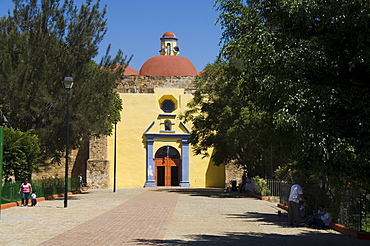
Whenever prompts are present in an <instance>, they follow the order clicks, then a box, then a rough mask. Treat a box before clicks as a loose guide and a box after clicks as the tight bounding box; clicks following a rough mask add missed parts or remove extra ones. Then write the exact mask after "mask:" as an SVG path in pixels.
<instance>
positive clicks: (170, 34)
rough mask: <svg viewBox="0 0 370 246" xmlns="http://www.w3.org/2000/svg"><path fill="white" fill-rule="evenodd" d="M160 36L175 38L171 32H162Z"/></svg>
mask: <svg viewBox="0 0 370 246" xmlns="http://www.w3.org/2000/svg"><path fill="white" fill-rule="evenodd" d="M162 37H163V38H164V37H171V38H176V35H175V34H174V33H173V32H165V33H163V35H162Z"/></svg>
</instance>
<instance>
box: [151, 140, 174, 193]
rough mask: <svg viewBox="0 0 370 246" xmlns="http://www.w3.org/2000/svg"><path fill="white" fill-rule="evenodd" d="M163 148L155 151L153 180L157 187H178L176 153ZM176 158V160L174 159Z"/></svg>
mask: <svg viewBox="0 0 370 246" xmlns="http://www.w3.org/2000/svg"><path fill="white" fill-rule="evenodd" d="M171 148H172V147H170V146H165V147H162V148H160V149H159V150H158V151H157V154H156V158H155V168H156V169H155V171H156V172H155V180H156V184H157V186H178V185H179V184H180V181H179V177H180V173H179V172H180V168H179V167H180V158H179V154H178V151H177V150H176V149H175V148H172V149H171ZM176 157H177V158H176Z"/></svg>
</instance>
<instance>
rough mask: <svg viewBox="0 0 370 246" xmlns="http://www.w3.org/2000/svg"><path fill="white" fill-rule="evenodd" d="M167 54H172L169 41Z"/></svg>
mask: <svg viewBox="0 0 370 246" xmlns="http://www.w3.org/2000/svg"><path fill="white" fill-rule="evenodd" d="M167 55H171V44H170V43H167Z"/></svg>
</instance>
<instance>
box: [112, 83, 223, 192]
mask: <svg viewBox="0 0 370 246" xmlns="http://www.w3.org/2000/svg"><path fill="white" fill-rule="evenodd" d="M154 92H155V93H154V94H128V93H121V94H120V97H121V99H122V100H123V110H122V112H121V122H119V123H118V124H117V145H116V151H117V162H116V166H117V176H116V182H117V183H116V185H117V187H143V186H144V184H145V181H146V142H145V140H146V138H145V136H144V135H143V134H144V132H145V131H146V130H147V129H148V127H149V126H150V125H151V124H152V122H153V121H154V125H153V126H152V127H151V128H150V129H149V130H148V132H149V133H159V131H160V130H164V125H161V124H160V123H161V122H164V120H165V118H161V117H159V114H163V111H162V110H161V109H160V100H161V98H162V99H163V97H166V98H167V96H168V95H171V96H173V97H174V98H175V99H176V100H177V103H178V105H177V109H176V110H175V111H174V112H172V113H171V114H176V115H177V116H178V115H179V114H180V113H181V112H184V111H185V109H186V104H187V103H188V101H189V100H190V99H191V98H192V95H190V94H184V90H183V89H168V88H163V89H155V91H154ZM170 120H171V122H173V123H175V124H174V125H173V128H172V130H174V131H175V132H176V133H184V129H182V128H181V127H180V120H179V119H178V118H177V117H176V118H171V119H170ZM187 128H188V129H189V130H190V129H191V126H190V125H187ZM168 134H170V133H168ZM168 145H169V146H172V147H174V148H176V149H177V150H178V151H179V153H180V154H181V141H178V142H172V141H155V142H154V144H153V155H155V153H156V151H157V150H158V149H159V148H161V147H163V146H168ZM113 154H114V134H113V135H112V136H110V137H109V138H108V159H109V161H110V165H111V168H110V186H111V187H113V179H114V175H113V172H114V168H113V167H114V157H113ZM224 170H225V169H224V168H223V167H216V166H214V165H213V164H212V163H211V161H210V159H209V158H203V159H202V156H193V154H192V149H191V146H190V149H189V182H190V186H191V187H224V183H225V171H224Z"/></svg>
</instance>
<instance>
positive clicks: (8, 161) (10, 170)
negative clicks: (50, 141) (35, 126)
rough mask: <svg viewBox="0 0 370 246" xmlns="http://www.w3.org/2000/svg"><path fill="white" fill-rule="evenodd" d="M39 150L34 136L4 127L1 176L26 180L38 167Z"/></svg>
mask: <svg viewBox="0 0 370 246" xmlns="http://www.w3.org/2000/svg"><path fill="white" fill-rule="evenodd" d="M40 156H41V150H40V147H39V142H38V139H37V136H36V135H33V134H31V131H27V132H21V131H20V130H11V129H10V128H8V127H4V154H3V176H4V177H9V176H13V175H14V176H15V179H16V180H19V179H23V178H26V177H28V176H30V175H31V174H32V172H33V171H35V170H36V168H37V167H38V166H39V165H40V162H39V161H40Z"/></svg>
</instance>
